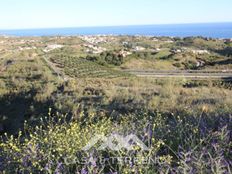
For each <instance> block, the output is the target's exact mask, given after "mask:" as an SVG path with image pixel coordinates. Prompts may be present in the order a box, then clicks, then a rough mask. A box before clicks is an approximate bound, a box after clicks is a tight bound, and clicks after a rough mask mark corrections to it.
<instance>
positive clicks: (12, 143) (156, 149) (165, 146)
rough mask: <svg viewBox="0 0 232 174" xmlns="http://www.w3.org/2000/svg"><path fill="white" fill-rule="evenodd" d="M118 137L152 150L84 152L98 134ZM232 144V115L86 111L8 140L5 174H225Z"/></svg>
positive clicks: (2, 147)
mask: <svg viewBox="0 0 232 174" xmlns="http://www.w3.org/2000/svg"><path fill="white" fill-rule="evenodd" d="M115 133H117V134H120V135H123V136H126V135H129V134H134V135H136V136H137V137H138V138H139V139H140V140H141V141H142V142H143V143H144V144H145V145H146V146H147V147H148V150H146V151H143V150H142V149H141V147H140V146H138V144H134V146H133V150H128V149H125V148H122V149H120V150H118V151H114V150H112V149H110V148H106V149H103V150H99V149H98V147H99V146H100V145H101V143H102V142H101V141H100V142H98V143H96V144H95V145H94V146H93V147H92V148H91V149H89V150H83V147H85V146H86V145H87V144H88V142H90V141H91V139H92V138H93V137H94V136H95V135H103V136H108V135H110V134H115ZM231 142H232V141H231V116H222V117H216V116H215V117H213V116H211V117H209V116H207V115H206V114H205V113H204V110H203V112H202V114H201V115H200V116H198V117H194V116H185V117H183V116H182V117H180V116H175V115H173V114H160V113H158V112H154V113H146V112H141V113H137V114H133V115H127V116H125V115H124V116H121V117H118V118H114V119H113V118H110V117H106V116H99V115H97V114H95V113H90V114H88V115H85V114H83V112H82V113H80V115H79V118H78V119H75V120H74V119H72V118H71V117H70V116H68V115H62V114H59V113H57V114H51V112H49V114H48V116H47V117H45V118H43V119H41V122H40V124H39V125H38V126H36V127H33V126H30V125H29V124H28V123H27V122H25V124H24V130H23V131H20V132H19V133H18V135H17V136H9V135H7V134H5V135H4V136H2V141H1V144H0V160H1V162H0V170H1V171H3V173H81V174H87V173H196V174H198V173H215V174H220V173H221V174H224V173H231V165H232V163H231V160H232V159H231V156H232V151H231V147H232V143H231ZM129 143H133V142H130V141H129ZM112 157H113V159H115V161H112ZM101 159H104V163H103V162H102V161H101ZM119 159H127V160H126V162H125V161H123V162H122V161H120V160H119ZM132 159H133V160H132ZM134 159H136V160H134Z"/></svg>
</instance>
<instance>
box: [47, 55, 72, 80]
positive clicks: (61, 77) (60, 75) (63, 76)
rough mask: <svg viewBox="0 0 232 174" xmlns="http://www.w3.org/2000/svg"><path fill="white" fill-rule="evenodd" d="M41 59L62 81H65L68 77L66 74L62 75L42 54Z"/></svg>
mask: <svg viewBox="0 0 232 174" xmlns="http://www.w3.org/2000/svg"><path fill="white" fill-rule="evenodd" d="M43 60H44V61H45V62H46V64H47V65H48V66H49V68H50V69H51V70H52V71H53V72H54V73H55V74H56V75H57V76H58V78H59V79H62V80H64V81H67V80H68V79H69V77H66V75H64V74H63V73H62V72H61V71H60V70H59V69H58V68H57V67H56V66H55V65H54V64H53V63H52V62H50V61H49V60H48V58H47V57H46V56H43Z"/></svg>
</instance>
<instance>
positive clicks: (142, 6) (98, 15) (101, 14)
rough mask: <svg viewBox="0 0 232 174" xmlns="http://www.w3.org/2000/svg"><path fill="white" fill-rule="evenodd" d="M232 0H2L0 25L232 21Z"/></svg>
mask: <svg viewBox="0 0 232 174" xmlns="http://www.w3.org/2000/svg"><path fill="white" fill-rule="evenodd" d="M231 8H232V0H2V1H0V29H27V28H28V29H29V28H60V27H86V26H118V25H144V24H180V23H208V22H210V23H211V22H232V12H231Z"/></svg>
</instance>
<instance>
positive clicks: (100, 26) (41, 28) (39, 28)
mask: <svg viewBox="0 0 232 174" xmlns="http://www.w3.org/2000/svg"><path fill="white" fill-rule="evenodd" d="M220 23H221V24H222V23H232V21H224V22H192V23H190V22H189V23H188V22H186V23H160V24H129V25H99V26H72V27H71V26H70V27H61V26H60V27H58V26H57V27H37V28H11V29H1V28H0V31H14V30H46V29H72V28H105V27H133V26H155V25H157V26H158V25H191V24H193V25H194V24H195V25H197V24H220Z"/></svg>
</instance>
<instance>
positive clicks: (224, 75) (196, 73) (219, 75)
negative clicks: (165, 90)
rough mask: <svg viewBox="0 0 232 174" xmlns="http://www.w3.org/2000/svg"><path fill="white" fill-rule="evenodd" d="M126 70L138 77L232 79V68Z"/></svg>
mask: <svg viewBox="0 0 232 174" xmlns="http://www.w3.org/2000/svg"><path fill="white" fill-rule="evenodd" d="M124 72H127V73H130V74H133V75H136V76H138V77H153V78H171V77H177V78H178V77H182V78H190V79H232V70H222V71H220V70H173V71H166V70H160V71H158V70H124Z"/></svg>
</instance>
